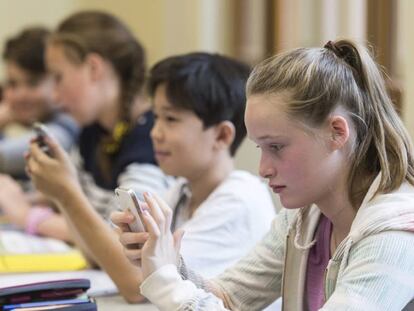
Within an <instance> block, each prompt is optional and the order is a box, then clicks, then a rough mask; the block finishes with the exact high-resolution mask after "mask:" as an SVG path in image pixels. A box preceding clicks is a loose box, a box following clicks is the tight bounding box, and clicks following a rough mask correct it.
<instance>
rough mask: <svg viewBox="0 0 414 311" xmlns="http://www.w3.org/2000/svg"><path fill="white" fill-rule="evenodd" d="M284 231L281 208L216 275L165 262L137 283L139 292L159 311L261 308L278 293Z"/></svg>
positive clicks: (285, 226) (281, 272) (284, 218)
mask: <svg viewBox="0 0 414 311" xmlns="http://www.w3.org/2000/svg"><path fill="white" fill-rule="evenodd" d="M286 232H287V217H286V215H285V213H284V212H283V211H282V212H281V213H279V215H278V216H277V217H276V218H275V220H274V222H273V224H272V227H271V230H270V231H269V232H268V233H267V234H266V236H265V237H264V239H263V240H262V241H261V242H260V243H259V244H258V245H257V246H256V247H255V248H254V249H253V250H252V251H251V252H250V254H248V255H247V256H246V257H245V258H244V259H242V260H240V261H239V262H238V263H237V264H236V265H235V266H234V267H232V268H230V269H228V270H226V271H225V272H224V273H223V274H221V275H220V276H219V277H218V278H215V279H211V280H207V279H204V278H202V277H201V276H199V275H197V274H195V273H193V272H191V271H188V270H186V269H183V267H181V269H180V273H179V272H178V270H177V269H176V268H175V267H174V266H172V265H168V266H164V267H161V268H160V269H159V270H157V271H155V272H154V273H153V274H152V275H150V276H149V277H148V278H147V279H146V280H145V281H144V282H143V283H142V284H141V293H142V294H143V295H144V296H146V297H147V298H148V299H149V300H150V301H151V302H152V303H153V304H155V305H156V306H157V307H158V308H159V309H160V310H169V311H171V310H186V311H191V310H197V311H204V310H205V311H207V310H209V311H216V310H217V311H219V310H249V311H250V310H251V311H254V310H262V309H263V308H264V307H265V306H267V305H269V304H270V303H271V302H273V301H274V300H275V299H277V298H278V297H279V296H280V294H281V281H282V274H283V264H284V263H283V262H284V247H285V246H284V245H285V237H286Z"/></svg>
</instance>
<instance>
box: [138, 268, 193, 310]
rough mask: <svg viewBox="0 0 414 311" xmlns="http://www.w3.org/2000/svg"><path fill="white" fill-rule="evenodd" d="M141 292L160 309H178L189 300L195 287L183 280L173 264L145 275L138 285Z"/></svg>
mask: <svg viewBox="0 0 414 311" xmlns="http://www.w3.org/2000/svg"><path fill="white" fill-rule="evenodd" d="M140 290H141V294H142V295H143V296H145V297H146V298H148V300H149V301H151V302H152V303H153V304H154V305H156V306H157V307H158V308H159V309H160V310H168V311H172V310H178V309H179V307H180V306H181V305H182V304H184V303H185V302H186V301H188V300H190V299H191V298H192V297H193V296H194V295H195V294H196V291H197V287H196V286H195V285H194V284H193V283H192V282H190V281H184V280H183V279H182V278H181V276H180V274H179V273H178V271H177V267H176V266H175V265H172V264H169V265H165V266H162V267H161V268H159V269H158V270H157V271H155V272H154V273H152V274H151V275H150V276H149V277H147V278H146V279H145V280H144V281H143V282H142V283H141V286H140Z"/></svg>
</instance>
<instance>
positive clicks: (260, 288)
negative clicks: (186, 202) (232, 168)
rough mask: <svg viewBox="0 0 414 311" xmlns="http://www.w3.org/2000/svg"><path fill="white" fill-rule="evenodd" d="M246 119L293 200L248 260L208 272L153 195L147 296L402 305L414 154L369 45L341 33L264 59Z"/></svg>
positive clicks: (407, 294) (206, 301)
mask: <svg viewBox="0 0 414 311" xmlns="http://www.w3.org/2000/svg"><path fill="white" fill-rule="evenodd" d="M245 123H246V127H247V131H248V135H249V137H250V138H251V139H252V140H253V141H254V142H255V143H256V144H257V146H258V147H259V148H260V150H261V159H260V167H259V172H260V174H261V175H262V177H264V178H266V179H268V181H269V186H270V187H271V189H272V190H273V191H274V192H275V193H277V194H278V195H279V196H280V200H281V202H282V204H283V205H284V207H285V208H284V209H282V211H281V212H280V213H279V215H278V216H277V217H276V219H275V220H274V222H273V225H272V228H271V230H270V232H269V233H268V234H267V236H266V237H265V238H264V239H263V241H262V242H261V243H259V244H258V245H257V246H256V248H254V249H253V250H252V251H251V253H250V254H249V255H248V256H247V257H246V258H244V259H242V260H241V261H240V262H238V263H237V264H236V265H235V266H233V267H232V268H230V269H228V270H226V271H225V272H224V273H223V274H222V275H220V276H219V277H217V278H214V279H212V280H206V279H204V278H202V277H200V276H199V275H197V274H195V273H194V272H192V271H189V270H188V269H187V268H186V266H185V262H184V261H183V260H182V259H179V258H180V256H179V244H180V243H179V241H177V239H176V240H175V241H174V239H173V237H172V236H171V232H169V230H168V228H169V222H170V216H169V212H168V210H167V209H166V208H165V205H164V203H163V202H162V201H161V200H160V199H159V198H157V197H155V198H154V197H147V198H146V201H147V204H148V206H149V211H148V213H147V214H146V217H145V218H146V225H147V228H148V232H149V234H148V235H142V239H141V241H142V243H143V244H144V245H143V248H142V252H141V257H140V258H135V259H138V260H139V262H140V264H141V268H142V271H143V279H144V281H143V283H142V284H141V287H140V289H141V293H142V294H143V295H144V296H146V297H147V298H148V299H149V300H150V301H151V302H153V303H154V304H156V305H157V306H158V308H159V309H160V310H209V311H211V310H249V311H252V310H262V309H263V308H265V307H266V306H268V305H269V304H270V303H271V302H272V301H273V300H275V299H277V298H278V297H282V299H283V307H282V308H283V310H284V311H300V310H308V311H314V310H323V311H334V310H335V311H338V310H353V311H356V310H360V311H367V310H387V311H391V310H395V311H397V310H402V309H403V308H404V307H405V306H406V305H407V304H408V303H409V302H410V300H411V299H412V298H413V297H414V264H413V258H414V248H413V247H412V245H413V243H414V186H413V185H414V171H413V163H414V162H413V150H412V144H411V141H410V138H409V137H408V134H407V132H406V130H405V128H404V126H403V124H402V122H401V120H400V119H399V117H398V115H397V113H396V112H395V110H394V108H393V106H392V103H391V100H390V98H389V97H388V95H387V92H386V90H385V86H384V80H383V77H382V74H381V72H380V71H379V69H378V66H377V65H376V64H375V62H374V61H373V59H372V58H371V56H370V55H369V53H368V52H367V50H366V49H365V48H364V47H362V46H360V45H358V44H355V43H353V42H351V41H348V40H341V41H337V42H328V43H327V44H326V45H325V46H324V47H323V48H299V49H295V50H292V51H288V52H285V53H282V54H279V55H276V56H274V57H272V58H270V59H268V60H265V61H263V62H262V63H260V64H258V65H257V66H256V67H255V68H254V70H253V72H252V73H251V75H250V77H249V80H248V83H247V108H246V113H245ZM173 241H174V242H173Z"/></svg>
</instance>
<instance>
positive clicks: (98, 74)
mask: <svg viewBox="0 0 414 311" xmlns="http://www.w3.org/2000/svg"><path fill="white" fill-rule="evenodd" d="M85 65H86V66H87V70H88V72H89V76H90V78H91V80H92V81H97V80H99V79H101V78H102V75H103V72H104V67H105V61H104V59H103V58H102V56H100V55H99V54H96V53H90V54H88V55H87V56H86V59H85Z"/></svg>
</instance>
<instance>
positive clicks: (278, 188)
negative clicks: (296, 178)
mask: <svg viewBox="0 0 414 311" xmlns="http://www.w3.org/2000/svg"><path fill="white" fill-rule="evenodd" d="M270 188H272V190H273V192H274V193H281V192H282V191H283V190H284V189H285V188H286V186H279V185H273V186H272V185H271V186H270Z"/></svg>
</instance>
